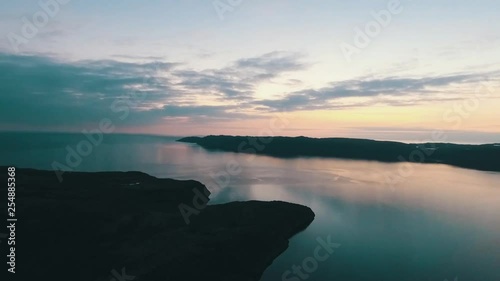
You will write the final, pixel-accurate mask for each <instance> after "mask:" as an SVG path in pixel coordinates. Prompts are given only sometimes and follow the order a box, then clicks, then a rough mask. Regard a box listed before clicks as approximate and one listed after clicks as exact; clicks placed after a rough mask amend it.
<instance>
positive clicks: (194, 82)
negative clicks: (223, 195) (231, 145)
mask: <svg viewBox="0 0 500 281" xmlns="http://www.w3.org/2000/svg"><path fill="white" fill-rule="evenodd" d="M499 18H500V2H498V1H494V0H480V1H462V0H442V1H430V0H420V1H417V0H400V1H398V0H354V1H340V0H329V1H327V0H322V1H320V0H309V1H299V0H288V1H285V0H272V1H269V0H268V1H263V0H252V1H249V0H215V1H212V0H184V1H160V0H152V1H139V0H109V1H97V0H86V1H83V0H40V1H32V0H17V1H2V3H1V4H0V73H1V74H0V131H58V132H82V131H83V130H87V131H91V130H102V128H101V127H102V126H101V125H102V124H103V123H107V124H108V123H109V124H111V125H112V126H111V127H112V132H116V133H118V132H120V133H122V132H123V133H141V134H157V135H178V136H180V135H183V136H184V135H210V134H230V135H285V136H300V135H303V136H311V137H359V138H371V139H384V140H400V141H409V142H415V141H418V142H423V141H452V142H460V143H491V142H499V143H500V122H499V121H498V120H500V118H499V117H500V113H499V109H500V90H499V86H500V48H499V47H500V27H499V25H498V19H499ZM108 127H109V126H108Z"/></svg>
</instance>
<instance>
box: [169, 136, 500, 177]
mask: <svg viewBox="0 0 500 281" xmlns="http://www.w3.org/2000/svg"><path fill="white" fill-rule="evenodd" d="M179 141H180V142H186V143H195V144H198V145H199V146H201V147H203V148H205V149H207V150H220V151H227V152H237V153H254V154H259V155H268V156H274V157H334V158H343V159H353V160H373V161H380V162H417V163H440V164H448V165H452V166H457V167H462V168H468V169H475V170H482V171H495V172H499V171H500V145H498V144H483V145H463V144H452V143H418V144H416V143H413V144H407V143H401V142H391V141H375V140H367V139H350V138H307V137H267V138H265V137H243V136H207V137H187V138H182V139H180V140H179Z"/></svg>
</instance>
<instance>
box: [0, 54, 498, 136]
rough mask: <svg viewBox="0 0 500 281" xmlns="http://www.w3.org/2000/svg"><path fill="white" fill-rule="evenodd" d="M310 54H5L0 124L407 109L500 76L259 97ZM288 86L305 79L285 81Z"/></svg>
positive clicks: (344, 84)
mask: <svg viewBox="0 0 500 281" xmlns="http://www.w3.org/2000/svg"><path fill="white" fill-rule="evenodd" d="M307 67H308V65H307V64H306V63H303V62H302V56H301V55H299V54H293V53H284V52H272V53H268V54H264V55H262V56H258V57H253V58H243V59H239V60H236V61H234V62H232V63H230V64H229V65H228V66H226V67H222V68H219V69H205V70H194V69H189V68H187V66H186V64H183V63H179V62H163V61H160V62H121V61H115V60H87V61H76V62H67V61H62V60H58V59H57V58H54V57H47V56H40V55H11V54H2V53H0V72H1V73H2V76H1V77H0V101H1V102H0V128H1V127H4V128H5V127H9V128H12V126H18V127H19V128H22V127H23V126H26V127H30V128H32V127H40V128H47V127H71V128H75V129H79V128H83V127H88V126H96V124H98V122H99V121H101V120H102V119H104V118H109V119H112V120H113V121H116V122H115V125H117V126H124V127H127V126H144V125H157V124H164V123H165V122H166V121H168V120H178V119H179V118H182V119H183V120H188V121H189V122H200V123H207V122H210V121H220V120H241V119H249V118H259V117H261V116H264V115H265V114H267V113H269V112H274V111H297V110H333V109H345V108H351V107H363V106H365V107H368V106H373V105H376V104H387V105H392V106H407V105H415V104H419V103H425V102H433V101H437V100H439V101H449V100H454V99H459V98H463V93H454V92H453V91H450V90H449V88H450V87H455V88H456V86H460V88H464V89H465V88H467V87H468V86H470V85H473V84H474V83H477V82H479V81H483V80H484V79H485V78H487V77H489V78H493V80H495V79H497V80H495V81H498V76H499V75H498V74H499V73H500V72H498V71H497V72H490V73H462V74H455V75H441V76H434V77H423V78H405V77H386V78H363V79H359V80H347V81H341V82H334V83H330V84H328V85H327V86H326V87H322V88H318V89H312V88H311V89H302V90H295V91H293V90H291V91H290V92H289V93H285V94H283V96H282V98H280V99H273V100H269V99H267V100H266V99H264V100H262V99H257V98H256V96H257V95H256V91H257V88H258V87H259V86H260V84H261V83H263V82H267V81H269V80H272V79H274V78H281V77H283V76H285V74H287V73H289V72H294V71H301V70H304V69H307ZM282 81H284V82H283V83H284V85H287V86H288V87H289V88H290V89H294V88H296V87H300V86H302V85H304V84H303V83H302V82H301V81H300V80H290V79H284V80H282Z"/></svg>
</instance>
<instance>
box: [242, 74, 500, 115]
mask: <svg viewBox="0 0 500 281" xmlns="http://www.w3.org/2000/svg"><path fill="white" fill-rule="evenodd" d="M498 75H499V72H490V73H479V74H478V73H475V74H457V75H448V76H437V77H425V78H397V77H388V78H383V79H365V80H348V81H342V82H335V83H332V84H331V85H330V86H328V87H324V88H320V89H305V90H301V91H297V92H292V93H290V94H287V95H285V96H284V97H283V98H282V99H274V100H259V101H254V102H252V103H253V104H255V105H260V106H266V107H268V109H269V110H271V111H293V110H315V109H335V108H349V107H355V106H369V105H374V104H389V105H394V106H402V105H415V104H418V103H421V102H424V101H435V100H439V101H444V100H453V99H456V97H453V94H454V93H448V97H442V96H437V94H441V93H440V92H439V91H440V90H439V88H442V87H446V86H450V85H454V84H456V85H464V84H470V83H479V82H480V81H487V80H488V79H489V78H490V77H492V76H493V77H498ZM346 98H371V99H370V100H368V101H366V100H364V101H362V102H354V103H353V102H351V103H345V102H341V101H343V100H345V99H346ZM408 98H410V99H411V100H408Z"/></svg>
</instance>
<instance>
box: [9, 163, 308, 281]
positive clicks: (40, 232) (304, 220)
mask: <svg viewBox="0 0 500 281" xmlns="http://www.w3.org/2000/svg"><path fill="white" fill-rule="evenodd" d="M2 170H3V171H7V168H6V167H2ZM5 174H6V173H5ZM62 176H63V182H59V181H58V179H57V177H56V175H55V173H54V172H52V171H39V170H31V169H16V176H15V178H16V217H18V218H19V219H18V221H17V222H16V228H17V229H16V242H17V245H16V247H17V248H16V267H17V268H18V269H19V272H18V274H16V275H18V276H16V277H19V278H20V279H19V280H82V281H83V280H84V281H89V280H102V281H111V280H118V279H119V278H118V277H117V276H116V274H118V276H122V277H120V278H122V279H123V280H134V281H141V280H147V281H164V280H197V281H198V280H259V279H260V277H261V275H262V273H263V272H264V270H265V269H266V268H267V267H268V266H269V265H270V264H271V263H272V261H273V260H274V259H275V258H276V257H278V256H279V255H280V254H281V253H282V252H283V251H285V250H286V249H287V247H288V240H289V239H290V238H291V237H292V236H293V235H295V234H296V233H298V232H300V231H302V230H303V229H305V228H306V227H307V226H308V225H309V224H310V223H311V222H312V221H313V219H314V213H313V212H312V210H311V209H310V208H308V207H305V206H301V205H296V204H291V203H285V202H258V201H250V202H233V203H228V204H222V205H208V206H206V205H203V200H202V199H200V196H199V194H206V195H209V192H208V190H207V189H206V187H205V186H204V185H203V184H201V183H199V182H196V181H178V180H172V179H159V178H156V177H152V176H149V175H147V174H144V173H140V172H99V173H80V172H71V173H70V172H66V173H64V174H63V175H62ZM0 180H1V181H2V182H7V179H6V175H3V173H2V175H1V176H0ZM6 189H7V187H6V185H2V186H1V187H0V192H2V194H7V190H6ZM196 194H198V195H196ZM193 199H195V200H196V203H193ZM181 204H185V205H183V206H190V207H193V208H197V210H199V213H197V214H192V215H191V216H189V221H190V223H189V224H187V223H186V220H185V217H184V216H183V215H182V214H181V212H180V209H179V206H180V205H181ZM200 205H203V207H200ZM6 206H7V204H2V206H1V207H0V209H1V210H2V212H3V213H4V214H5V213H7V212H6V211H7V210H6ZM198 208H199V209H198ZM4 229H5V228H4ZM2 232H5V231H2ZM4 242H6V241H4ZM4 245H6V244H5V243H4V244H2V245H1V246H4ZM2 248H3V247H2ZM4 259H5V256H4ZM113 272H114V273H113ZM123 274H125V275H126V276H128V277H126V278H125V277H123ZM132 277H134V278H133V279H132Z"/></svg>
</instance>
